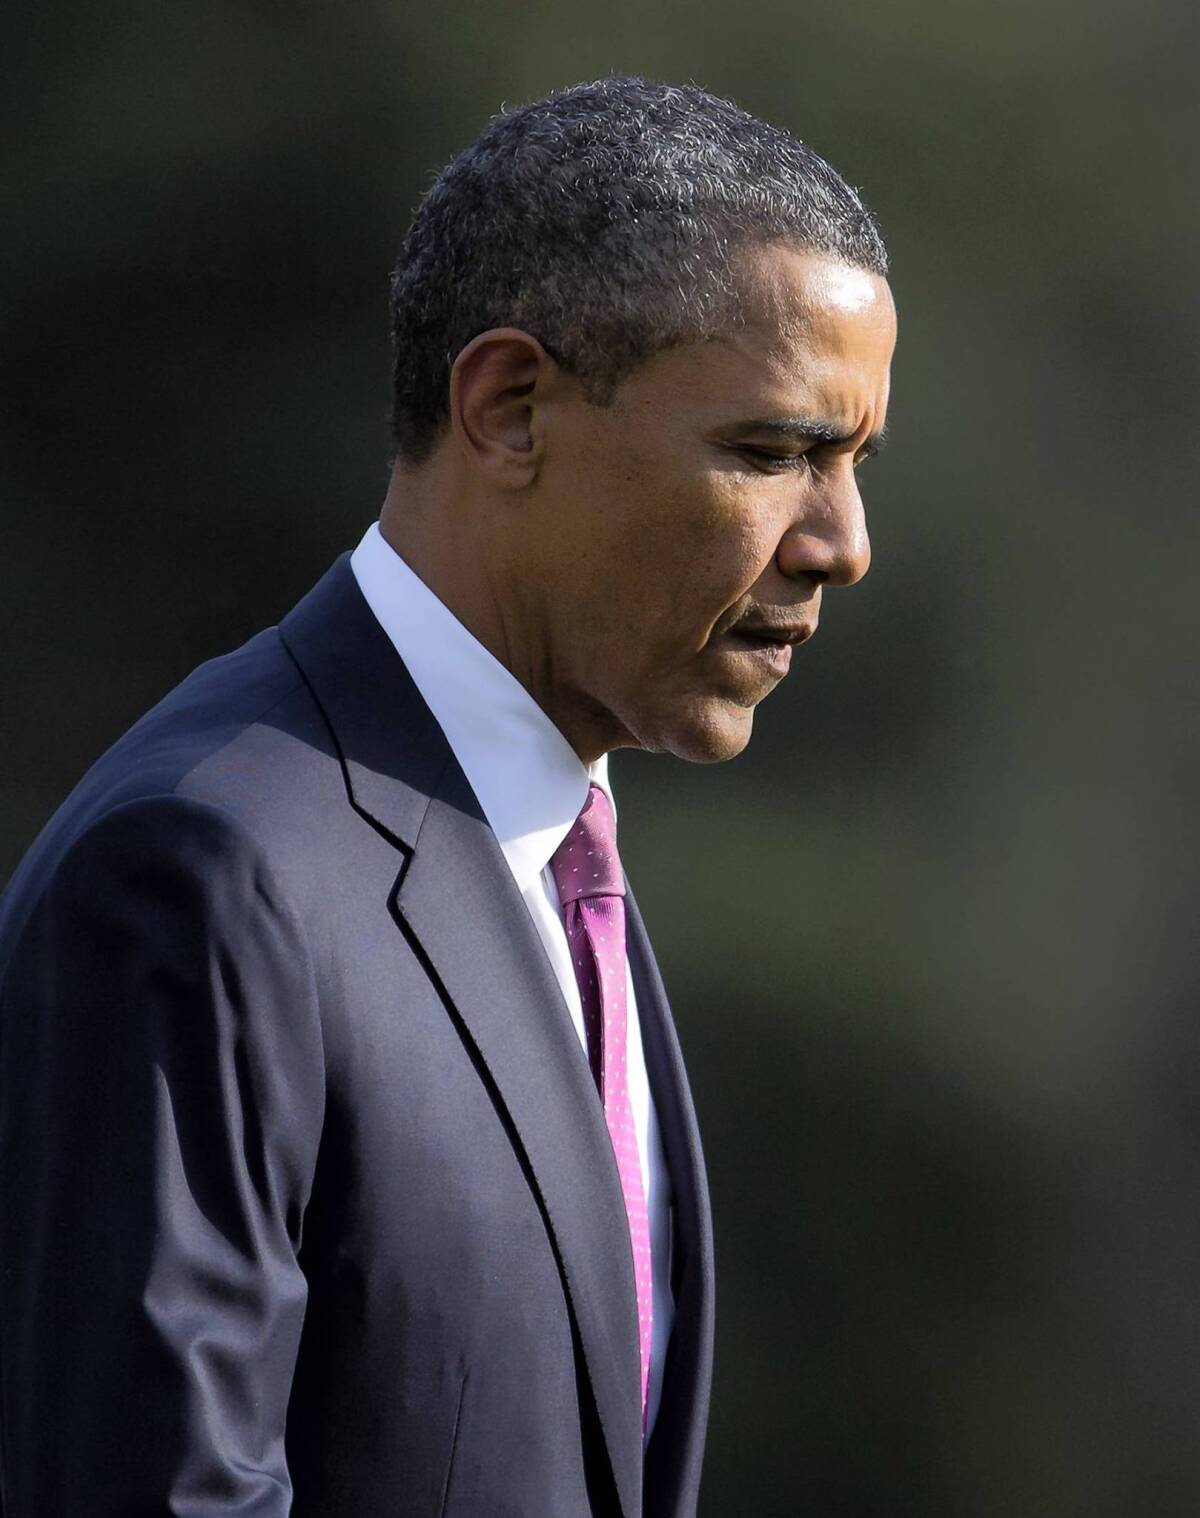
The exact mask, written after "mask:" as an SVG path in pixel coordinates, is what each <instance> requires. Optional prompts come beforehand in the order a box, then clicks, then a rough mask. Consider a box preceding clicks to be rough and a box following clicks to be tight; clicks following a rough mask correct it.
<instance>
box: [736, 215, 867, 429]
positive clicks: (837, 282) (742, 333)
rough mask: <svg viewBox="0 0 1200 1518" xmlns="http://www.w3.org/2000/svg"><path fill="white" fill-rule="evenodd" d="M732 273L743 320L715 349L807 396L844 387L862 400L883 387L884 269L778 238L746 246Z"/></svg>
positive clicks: (765, 379)
mask: <svg viewBox="0 0 1200 1518" xmlns="http://www.w3.org/2000/svg"><path fill="white" fill-rule="evenodd" d="M737 274H738V276H739V285H740V292H741V307H742V325H741V326H740V327H739V329H738V330H737V331H736V332H734V333H731V334H729V335H728V336H726V337H723V338H720V339H718V340H717V341H716V343H715V344H713V347H714V349H715V350H716V351H718V352H720V351H721V350H724V354H725V356H727V357H728V358H729V359H730V360H733V361H735V362H736V365H737V367H739V368H741V369H743V370H754V371H757V372H759V373H760V374H761V377H762V381H763V383H766V384H772V383H773V384H775V385H778V386H782V387H785V388H793V387H799V388H801V389H803V390H804V391H805V392H806V393H807V394H808V395H809V396H810V397H811V396H812V395H813V393H814V392H821V391H826V390H830V389H832V390H834V391H843V390H846V389H847V388H849V389H850V390H852V391H854V392H856V394H857V397H858V400H859V402H863V401H867V400H868V398H869V397H870V396H871V395H876V392H878V391H879V390H880V389H881V388H882V389H883V391H884V393H885V395H886V385H887V378H888V372H889V368H890V365H891V359H892V352H893V350H894V348H895V344H896V312H895V306H894V305H893V303H892V294H891V290H890V289H889V287H888V283H887V280H886V279H884V278H883V276H882V275H879V274H871V273H869V272H868V271H866V270H864V269H855V268H851V267H849V266H847V265H846V264H843V263H839V262H837V261H835V260H832V259H829V258H825V257H822V256H820V255H817V254H812V253H805V252H799V251H797V250H796V249H793V248H787V247H780V246H776V245H768V246H765V247H759V248H755V249H753V250H751V251H750V252H748V253H747V254H746V255H744V257H743V258H742V260H741V261H740V264H739V266H738V269H737ZM829 399H830V400H832V396H831V397H829ZM847 399H849V397H847ZM877 400H878V397H877V395H876V401H877Z"/></svg>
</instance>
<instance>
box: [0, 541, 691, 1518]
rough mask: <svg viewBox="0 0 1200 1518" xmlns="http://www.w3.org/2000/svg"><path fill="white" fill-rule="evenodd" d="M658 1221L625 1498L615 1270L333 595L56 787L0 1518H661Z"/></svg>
mask: <svg viewBox="0 0 1200 1518" xmlns="http://www.w3.org/2000/svg"><path fill="white" fill-rule="evenodd" d="M628 909H629V910H628V917H629V953H630V958H631V963H632V967H633V974H634V978H635V984H636V988H637V996H638V1005H639V1008H640V1011H641V1016H642V1019H643V1024H644V1041H645V1049H646V1058H647V1063H648V1067H649V1072H650V1078H651V1082H652V1086H653V1090H654V1094H655V1100H656V1103H657V1106H658V1111H659V1115H660V1120H661V1126H662V1132H663V1143H664V1148H665V1152H666V1158H667V1163H668V1165H669V1167H670V1171H671V1177H672V1181H673V1185H674V1190H675V1196H676V1216H675V1248H674V1251H673V1273H674V1289H675V1294H676V1303H677V1309H676V1318H675V1326H674V1332H673V1334H672V1337H671V1342H670V1348H669V1353H668V1356H667V1364H666V1379H665V1388H664V1392H663V1399H662V1406H661V1410H660V1413H659V1417H658V1422H657V1426H656V1428H655V1431H654V1434H653V1437H652V1439H651V1441H650V1444H649V1448H648V1450H647V1451H646V1453H645V1459H644V1461H643V1450H642V1439H641V1427H640V1424H641V1417H640V1398H639V1390H638V1335H637V1322H636V1306H635V1293H634V1285H633V1274H632V1263H631V1257H630V1249H629V1243H628V1234H627V1228H626V1223H625V1218H624V1210H623V1203H622V1199H621V1190H620V1184H619V1182H618V1178H617V1171H616V1166H615V1163H614V1160H613V1156H612V1149H611V1146H610V1143H609V1140H608V1136H607V1133H606V1130H605V1126H604V1119H603V1114H602V1112H601V1108H600V1104H599V1101H598V1099H597V1096H596V1091H595V1087H594V1085H593V1084H592V1082H591V1079H590V1076H589V1073H588V1069H587V1064H586V1060H585V1058H584V1056H583V1052H582V1050H581V1048H580V1045H579V1040H578V1038H577V1037H576V1035H575V1032H574V1030H573V1028H572V1026H571V1023H570V1020H569V1017H568V1014H567V1011H566V1008H565V1006H564V1004H563V1001H562V997H561V995H560V992H559V990H558V987H557V984H556V982H555V980H554V976H553V973H552V971H551V969H550V966H549V963H548V961H547V959H546V955H545V953H544V951H543V949H542V946H541V943H540V941H539V939H538V937H537V934H536V930H535V929H534V926H533V923H532V921H531V919H530V917H529V914H528V912H527V910H526V908H525V905H524V903H523V901H522V900H521V897H520V895H519V894H518V892H517V890H516V887H515V886H514V884H513V881H512V878H511V876H510V874H509V872H508V869H507V867H506V865H505V862H504V859H503V856H502V854H501V853H500V850H499V847H498V845H497V844H496V841H495V838H494V836H493V835H492V833H491V831H490V829H489V828H488V827H487V825H486V823H485V821H484V819H483V817H482V814H481V812H480V810H479V806H478V803H477V802H476V799H475V797H474V795H473V793H472V792H471V790H470V788H469V786H468V785H467V783H466V780H465V778H464V776H463V774H462V771H461V769H460V768H459V766H458V764H457V763H456V761H455V760H454V758H453V756H452V754H451V752H450V750H449V747H448V745H447V744H446V741H445V738H444V736H443V735H442V732H441V730H440V729H439V728H438V726H437V724H436V723H435V722H434V720H433V718H432V716H431V714H430V712H429V709H428V708H427V707H426V706H425V704H424V702H423V701H422V700H421V698H420V696H419V695H418V693H417V691H416V688H415V687H414V685H413V684H412V681H411V680H410V678H409V676H408V674H407V672H406V670H405V669H404V666H403V665H402V663H401V661H400V660H399V659H398V658H397V656H396V654H395V652H394V650H393V649H392V647H391V645H390V643H389V642H388V641H387V638H386V637H385V635H384V633H383V632H382V631H381V629H380V628H379V626H378V625H377V623H376V622H375V620H374V618H373V617H372V615H371V613H370V612H369V610H368V609H367V607H366V604H365V603H364V601H363V600H362V597H361V595H360V593H359V591H358V588H357V585H356V583H355V581H354V578H353V575H352V573H351V571H350V569H349V565H348V562H347V559H346V558H342V559H341V560H339V561H338V563H337V564H335V565H334V567H333V568H332V569H331V570H330V571H329V573H328V574H327V575H326V576H325V577H324V578H323V579H322V580H321V581H320V583H319V584H318V585H317V586H316V587H315V589H314V590H313V591H312V592H310V594H309V595H308V596H307V597H306V598H305V599H304V600H303V601H302V602H301V603H300V604H299V606H297V607H296V608H295V610H293V611H292V612H291V613H290V615H289V616H288V617H287V618H286V619H285V620H284V621H283V623H282V624H281V626H280V627H278V628H272V629H270V630H268V631H266V632H263V633H260V634H259V635H258V636H257V637H256V638H254V639H252V640H251V642H249V643H248V644H246V645H245V646H244V647H243V648H241V649H239V650H238V651H237V652H235V653H233V654H230V655H228V656H227V657H225V658H222V659H217V660H215V661H213V662H212V663H210V664H206V665H204V666H202V667H201V668H200V669H198V670H196V671H195V672H194V673H193V674H192V675H191V676H190V677H189V678H188V679H187V680H185V681H184V683H183V684H182V685H181V686H179V687H178V689H176V690H175V691H173V692H172V693H171V694H170V695H169V696H168V697H167V698H166V699H165V700H164V701H163V702H162V703H161V704H160V705H159V706H157V707H156V708H155V709H154V710H153V711H151V712H150V713H148V714H147V715H146V716H145V717H143V718H142V719H141V721H140V722H138V723H137V724H136V725H135V726H134V727H133V728H132V729H131V731H130V732H129V733H127V734H126V735H125V737H124V738H122V739H121V741H120V742H119V743H118V744H117V745H116V746H115V747H114V748H113V749H111V750H110V751H109V752H108V753H107V754H106V755H105V756H104V757H103V758H102V759H101V760H100V761H99V762H98V763H97V764H96V765H95V766H94V768H93V769H92V770H91V771H90V772H89V773H88V775H87V776H86V777H85V778H84V780H83V781H82V782H81V784H80V785H79V786H78V787H77V788H76V790H75V791H74V792H73V794H72V795H71V796H70V797H69V798H68V800H67V802H66V803H65V804H64V806H63V807H62V808H61V809H60V811H59V812H58V813H57V815H56V816H55V817H54V819H53V820H52V821H51V823H50V824H49V826H48V827H47V828H46V830H45V831H44V832H43V834H42V835H41V837H40V838H39V840H38V841H37V843H36V844H35V846H34V848H33V849H32V850H31V852H30V854H29V855H28V857H27V858H26V860H25V861H24V863H23V864H22V866H21V868H20V869H19V870H18V872H17V874H16V876H15V877H14V879H13V881H12V882H11V884H10V886H9V889H8V891H7V892H6V893H5V896H4V897H3V901H2V905H0V975H2V976H3V980H2V981H0V1007H2V1020H0V1037H2V1040H3V1042H2V1045H0V1228H2V1234H0V1249H2V1258H0V1263H2V1269H0V1434H2V1439H0V1463H2V1470H3V1487H2V1492H3V1512H4V1514H5V1518H56V1515H63V1518H99V1515H106V1518H107V1515H112V1518H117V1515H120V1518H132V1515H136V1514H146V1515H150V1514H153V1515H156V1518H157V1515H161V1514H164V1513H166V1512H168V1511H169V1512H171V1513H175V1514H186V1515H190V1518H198V1515H216V1514H222V1515H229V1514H233V1513H236V1514H238V1515H239V1518H251V1515H253V1518H268V1515H270V1518H275V1515H282V1514H284V1513H287V1512H289V1511H290V1512H292V1513H293V1514H295V1515H296V1518H310V1515H322V1518H333V1515H338V1518H341V1515H345V1518H385V1515H386V1518H410V1515H411V1518H438V1515H459V1518H465V1515H472V1518H500V1515H509V1514H511V1515H521V1518H584V1515H594V1514H606V1515H607V1514H611V1515H614V1518H615V1515H622V1518H634V1515H637V1514H640V1513H642V1512H644V1513H646V1514H647V1515H652V1518H660V1515H661V1518H684V1515H687V1514H691V1513H693V1512H694V1510H695V1505H696V1494H697V1488H698V1484H699V1476H700V1461H701V1453H702V1445H703V1440H704V1428H705V1421H706V1417H707V1410H708V1389H709V1375H710V1366H711V1355H712V1293H713V1267H712V1246H711V1230H710V1222H709V1212H708V1202H707V1194H706V1187H705V1179H704V1167H703V1161H702V1158H701V1152H700V1144H699V1138H698V1134H697V1129H696V1121H695V1116H694V1113H693V1110H692V1104H691V1100H690V1097H689V1095H688V1089H687V1083H686V1080H685V1076H684V1070H683V1064H682V1061H681V1059H680V1053H679V1047H678V1044H677V1042H676V1038H675V1032H674V1029H673V1027H672V1023H671V1017H670V1013H669V1011H668V1008H667V1002H666V997H665V995H664V992H663V988H662V982H661V980H660V978H659V975H658V971H657V969H656V967H655V964H654V959H653V956H652V954H651V951H650V947H649V944H648V942H647V939H646V934H645V930H644V928H643V926H642V922H641V918H640V917H639V915H638V911H637V907H636V905H635V904H634V902H633V899H632V897H630V898H629V901H628Z"/></svg>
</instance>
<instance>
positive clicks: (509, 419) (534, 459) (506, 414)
mask: <svg viewBox="0 0 1200 1518" xmlns="http://www.w3.org/2000/svg"><path fill="white" fill-rule="evenodd" d="M557 368H558V366H557V365H556V364H555V362H554V360H553V359H552V358H551V357H550V355H549V354H548V353H547V352H546V350H545V349H544V348H543V347H542V345H541V343H539V342H538V340H537V338H535V337H530V335H529V333H528V332H522V331H521V330H520V329H519V328H517V327H496V328H493V329H492V330H491V331H488V332H481V333H480V334H479V336H478V337H474V338H472V339H471V341H470V342H469V343H468V344H467V346H466V347H465V348H464V349H463V350H462V352H461V353H460V354H459V355H458V357H457V359H455V361H454V367H453V368H452V369H451V371H450V428H451V432H452V433H453V435H454V439H455V441H456V442H457V444H458V446H459V448H461V449H462V451H463V453H464V454H465V456H466V457H467V458H468V459H470V460H471V462H472V463H473V464H474V466H475V467H476V468H477V469H479V470H481V471H482V472H483V473H485V474H486V475H488V476H489V478H490V479H491V480H492V481H493V483H495V484H497V485H500V486H502V487H504V488H508V489H513V488H520V487H521V486H523V485H528V484H529V483H530V482H531V481H532V480H533V479H534V478H535V477H536V475H537V472H538V467H539V465H540V463H541V453H542V448H541V437H540V428H539V427H538V424H537V402H538V396H539V391H544V390H545V388H546V385H547V383H548V382H549V381H550V379H551V378H552V376H553V373H554V372H555V371H556V370H557Z"/></svg>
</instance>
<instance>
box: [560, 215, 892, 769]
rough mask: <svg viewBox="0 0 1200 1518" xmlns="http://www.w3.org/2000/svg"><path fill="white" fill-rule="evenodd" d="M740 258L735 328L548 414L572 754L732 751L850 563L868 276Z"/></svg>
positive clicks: (886, 323)
mask: <svg viewBox="0 0 1200 1518" xmlns="http://www.w3.org/2000/svg"><path fill="white" fill-rule="evenodd" d="M742 267H743V269H744V272H745V276H746V289H747V291H748V294H747V298H746V301H745V311H746V317H747V320H746V323H745V325H744V327H743V328H742V329H741V330H739V331H738V332H736V333H735V334H733V335H731V336H729V337H724V338H720V339H717V340H713V341H710V342H703V343H693V344H689V345H687V346H685V347H680V348H675V349H668V350H666V351H664V352H662V353H659V354H657V355H655V356H654V357H653V358H651V359H650V360H648V361H647V362H646V363H645V364H644V365H642V366H641V367H640V368H639V369H638V370H636V371H635V372H634V373H633V374H632V375H630V376H629V377H628V378H627V379H626V380H625V381H624V382H623V383H622V384H621V386H620V387H619V389H618V392H617V395H616V398H615V400H614V402H613V403H612V404H611V405H610V406H607V407H598V406H592V405H590V404H588V403H587V402H586V401H585V400H584V399H583V398H582V396H579V397H578V398H575V399H569V400H568V401H567V402H565V403H564V404H563V405H561V406H559V407H558V408H556V410H555V413H554V414H553V416H552V417H551V418H550V420H549V422H548V432H547V442H548V445H549V446H548V447H547V451H546V456H545V461H544V468H543V470H542V472H541V476H540V479H539V487H540V488H539V496H540V499H541V502H542V503H543V510H540V511H539V512H538V515H539V516H540V517H542V518H543V520H542V521H541V522H540V523H539V524H538V546H537V559H538V564H537V566H536V569H537V574H538V581H539V583H540V584H541V585H542V586H543V587H544V588H545V589H544V591H543V594H544V595H545V597H546V599H545V603H544V606H543V617H544V619H545V634H546V643H547V648H546V655H547V663H546V667H545V669H544V671H543V672H542V679H543V681H544V683H545V686H546V689H545V692H544V697H545V699H544V704H545V705H546V706H547V710H549V711H550V712H551V714H552V715H558V716H559V717H560V726H562V727H563V729H564V731H566V732H567V733H568V736H571V737H573V738H575V735H576V734H579V733H587V734H588V735H590V736H589V738H588V739H585V740H584V741H583V742H582V743H581V742H579V741H576V747H577V748H580V749H581V750H582V749H586V748H595V749H596V752H600V751H602V750H604V749H607V748H617V747H636V748H642V749H648V750H654V751H666V752H669V753H673V754H676V755H678V756H679V757H680V758H684V759H691V760H703V761H711V760H716V759H728V758H731V757H732V756H733V755H734V754H737V753H740V752H741V750H742V749H743V748H744V747H745V746H746V744H747V742H748V741H749V738H750V730H751V726H752V723H753V718H754V708H755V706H756V705H757V703H758V702H759V701H761V700H762V699H763V697H764V696H766V695H767V694H768V693H769V692H770V691H772V690H773V689H774V688H775V686H776V685H777V684H778V683H779V682H780V681H781V680H782V679H783V678H784V677H785V675H786V674H787V672H788V669H789V666H790V664H791V662H792V656H793V654H794V653H795V652H797V648H796V645H798V644H801V643H803V642H805V641H806V640H807V639H808V638H809V637H811V636H812V634H813V632H815V631H816V626H817V618H818V615H819V613H820V607H821V595H822V589H823V587H824V586H826V585H852V584H854V582H855V581H856V580H859V579H861V578H862V576H863V575H864V574H865V573H866V571H867V566H868V563H869V561H870V547H869V543H868V539H867V530H866V522H865V519H864V515H863V505H862V500H861V497H860V496H859V492H858V478H857V475H856V468H857V466H858V465H859V464H861V462H862V461H863V459H864V458H866V457H867V456H868V455H869V454H870V453H871V452H872V451H873V450H874V449H875V448H876V447H877V446H878V443H879V440H880V437H881V434H882V432H883V427H884V418H885V413H886V410H887V401H888V377H889V365H890V362H891V357H892V350H893V347H894V345H895V339H896V319H895V311H894V308H893V305H892V299H891V293H890V291H889V289H888V286H887V282H886V281H885V280H884V279H882V278H880V277H878V276H876V275H872V274H867V273H864V272H862V271H861V270H857V269H849V268H846V267H845V266H844V265H842V264H839V263H834V262H831V261H830V260H828V259H826V258H822V257H819V256H816V255H812V254H806V253H798V252H795V251H793V250H790V249H787V248H782V247H778V246H774V245H770V246H765V247H761V248H759V249H757V250H755V251H754V252H753V253H751V254H749V255H747V257H746V259H745V260H744V263H743V266H742ZM530 567H533V566H530ZM591 736H594V741H591ZM584 757H590V755H589V754H585V755H584Z"/></svg>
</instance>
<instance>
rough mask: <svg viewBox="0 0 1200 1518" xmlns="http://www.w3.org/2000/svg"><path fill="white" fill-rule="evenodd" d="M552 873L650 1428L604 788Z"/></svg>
mask: <svg viewBox="0 0 1200 1518" xmlns="http://www.w3.org/2000/svg"><path fill="white" fill-rule="evenodd" d="M550 868H551V870H552V872H553V874H554V880H555V884H556V885H557V886H558V895H559V899H560V901H561V902H562V907H563V917H564V921H565V924H566V930H567V943H568V944H569V945H570V949H571V961H572V963H573V964H574V966H575V978H576V980H577V981H578V982H579V996H580V1000H581V1001H582V1003H583V1023H584V1030H585V1032H586V1033H587V1041H588V1053H589V1057H590V1059H591V1063H592V1073H593V1075H594V1076H595V1077H596V1083H597V1086H598V1087H599V1091H600V1099H601V1101H602V1102H603V1104H604V1118H605V1121H606V1123H607V1124H608V1133H609V1137H610V1138H611V1140H612V1146H613V1154H614V1155H615V1157H616V1161H617V1173H618V1175H619V1176H620V1178H621V1191H622V1193H623V1195H624V1198H625V1213H626V1216H627V1218H628V1219H629V1239H630V1244H631V1245H632V1248H633V1277H634V1285H635V1286H636V1288H637V1310H638V1337H639V1344H640V1349H641V1370H642V1428H643V1430H644V1429H645V1425H646V1388H647V1384H648V1377H649V1370H650V1343H651V1335H652V1330H653V1311H652V1300H653V1299H652V1291H651V1279H652V1277H651V1271H650V1221H649V1218H648V1216H647V1213H646V1197H645V1191H644V1189H643V1186H642V1165H641V1160H640V1158H639V1156H638V1147H637V1135H636V1133H635V1131H634V1126H633V1108H632V1106H631V1104H630V1100H629V1085H628V1081H627V1078H626V1067H625V1058H626V1042H627V1035H628V1026H629V1009H628V1005H627V1001H628V998H627V994H626V979H625V901H624V896H625V879H624V876H623V875H622V873H621V861H620V857H619V856H618V854H617V824H616V818H615V817H614V816H613V810H612V803H611V802H610V801H609V799H608V797H607V796H606V795H605V793H604V792H603V790H601V788H600V787H599V786H598V785H593V786H592V787H591V788H590V789H589V791H588V795H587V800H586V801H585V802H584V804H583V810H582V811H581V812H580V814H579V816H578V817H577V818H576V821H575V825H574V827H573V828H572V829H571V831H570V832H569V833H568V834H567V836H566V838H564V839H563V841H562V843H561V844H560V845H559V847H558V849H557V850H556V851H555V854H554V857H553V858H552V859H551V861H550Z"/></svg>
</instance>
